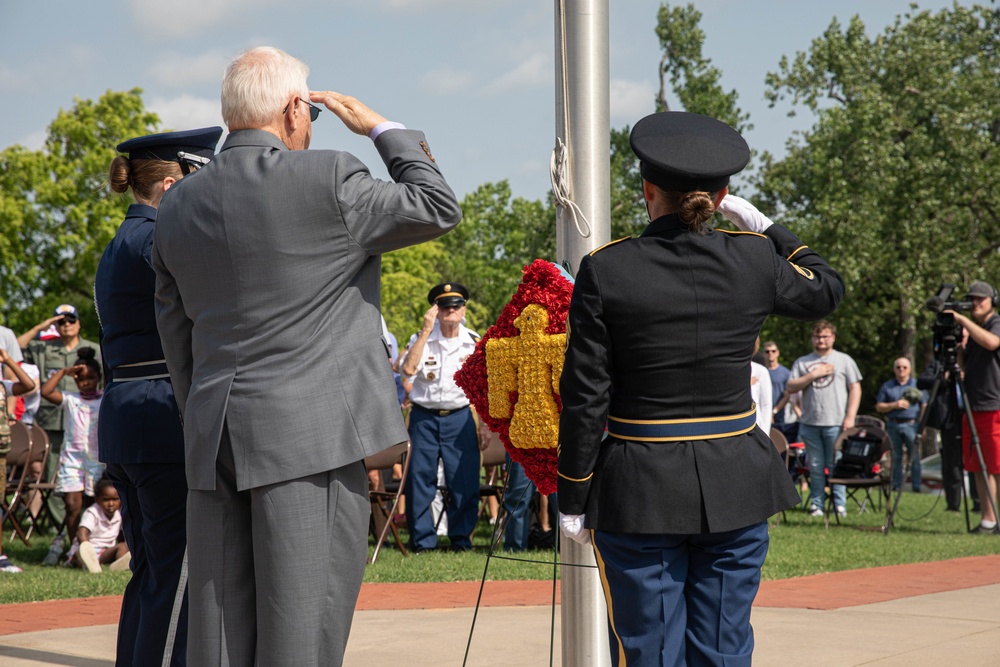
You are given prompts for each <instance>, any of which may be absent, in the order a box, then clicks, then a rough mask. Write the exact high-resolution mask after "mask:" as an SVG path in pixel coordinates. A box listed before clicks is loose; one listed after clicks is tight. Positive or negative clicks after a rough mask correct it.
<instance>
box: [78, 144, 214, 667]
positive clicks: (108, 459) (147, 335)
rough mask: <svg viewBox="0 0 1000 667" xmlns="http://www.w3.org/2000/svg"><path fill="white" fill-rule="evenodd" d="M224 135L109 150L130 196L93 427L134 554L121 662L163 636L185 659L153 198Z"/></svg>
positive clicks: (103, 292)
mask: <svg viewBox="0 0 1000 667" xmlns="http://www.w3.org/2000/svg"><path fill="white" fill-rule="evenodd" d="M221 134H222V128H220V127H211V128H205V129H201V130H188V131H184V132H168V133H165V134H154V135H148V136H144V137H138V138H135V139H130V140H129V141H125V142H123V143H121V144H119V145H118V151H119V152H122V153H127V154H128V156H127V157H126V156H124V155H120V156H118V157H116V158H115V159H114V160H113V161H112V163H111V168H110V183H111V189H112V190H113V191H114V192H118V193H124V192H126V191H127V190H128V189H131V190H132V195H133V197H134V198H135V203H134V204H132V205H131V206H129V208H128V213H127V214H126V216H125V221H124V222H122V224H121V226H120V227H119V228H118V233H117V234H116V235H115V238H114V239H113V240H112V241H111V243H110V244H108V247H107V249H105V251H104V255H103V256H102V257H101V261H100V264H99V265H98V268H97V276H96V279H95V284H94V301H95V303H96V305H97V311H98V316H99V318H100V324H101V350H102V354H103V361H104V365H105V374H106V375H105V377H106V378H107V382H108V385H107V389H106V391H105V394H104V402H103V404H102V406H101V413H100V421H99V426H98V437H99V443H100V460H101V461H102V462H104V463H106V464H108V468H107V474H108V476H109V477H110V478H111V479H112V481H113V482H114V485H115V488H116V489H118V494H119V496H120V497H121V501H122V518H123V524H124V525H123V528H124V532H125V539H126V541H127V542H128V547H129V550H130V551H131V552H132V562H131V568H132V579H131V581H130V582H129V584H128V587H127V588H126V589H125V596H124V598H123V600H122V612H121V618H120V620H119V625H118V657H117V662H116V665H118V667H122V666H126V665H159V664H161V663H162V659H163V655H164V653H165V648H166V646H167V641H168V638H170V637H173V638H174V639H173V641H172V642H171V644H170V647H169V650H170V651H171V653H172V657H171V662H170V664H171V665H184V664H186V655H185V654H186V650H187V640H186V636H187V602H186V600H187V597H186V595H185V594H184V585H185V582H184V577H183V575H182V568H183V563H184V562H185V559H184V553H185V548H186V545H187V540H186V537H185V528H186V523H187V522H186V517H185V513H186V504H187V482H186V480H185V474H184V436H183V431H182V429H181V421H180V416H179V414H180V413H179V411H178V409H177V404H176V402H175V401H174V393H173V389H172V388H171V385H170V377H169V375H168V374H167V367H166V363H165V362H164V360H163V349H162V347H161V345H160V337H159V335H158V334H157V330H156V320H155V313H154V307H153V292H154V285H155V275H154V274H153V269H152V267H151V266H150V254H151V249H152V244H153V225H154V221H155V219H156V207H157V205H158V204H159V201H160V198H161V197H162V196H163V194H164V192H166V191H167V190H168V189H169V188H170V187H171V186H172V185H173V184H174V183H176V182H177V181H178V180H180V179H181V178H183V177H184V176H185V175H187V174H189V173H191V172H192V171H196V170H197V168H198V167H199V166H201V165H203V164H205V163H207V162H208V160H209V159H211V157H212V155H213V154H214V152H215V145H216V143H217V142H218V140H219V137H220V136H221ZM178 589H180V592H179V593H178ZM175 604H176V606H177V613H176V615H175V614H174V608H175ZM172 617H173V618H172Z"/></svg>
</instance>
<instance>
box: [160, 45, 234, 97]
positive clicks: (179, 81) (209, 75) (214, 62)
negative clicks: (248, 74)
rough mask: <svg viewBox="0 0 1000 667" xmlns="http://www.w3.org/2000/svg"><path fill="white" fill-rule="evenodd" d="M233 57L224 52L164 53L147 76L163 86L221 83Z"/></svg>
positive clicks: (176, 86) (177, 86)
mask: <svg viewBox="0 0 1000 667" xmlns="http://www.w3.org/2000/svg"><path fill="white" fill-rule="evenodd" d="M231 60H232V56H229V55H226V54H224V53H223V52H222V51H207V52H205V53H200V54H197V55H187V54H179V53H164V54H161V55H160V56H158V57H157V58H156V60H155V62H154V63H153V64H152V65H151V66H150V67H149V68H148V69H147V70H146V74H147V76H149V77H150V78H151V79H153V80H154V81H156V82H157V83H159V84H160V85H163V86H171V87H175V88H184V87H188V86H191V85H197V84H200V83H221V82H222V75H223V73H224V72H225V69H226V67H227V66H228V65H229V63H230V61H231Z"/></svg>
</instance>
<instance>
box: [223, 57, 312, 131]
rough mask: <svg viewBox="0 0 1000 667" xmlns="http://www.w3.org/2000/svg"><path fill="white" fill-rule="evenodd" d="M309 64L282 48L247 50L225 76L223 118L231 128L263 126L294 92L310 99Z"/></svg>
mask: <svg viewBox="0 0 1000 667" xmlns="http://www.w3.org/2000/svg"><path fill="white" fill-rule="evenodd" d="M308 76H309V67H308V66H307V65H306V64H305V63H304V62H302V61H301V60H299V59H298V58H293V57H292V56H290V55H288V54H287V53H285V52H284V51H282V50H281V49H276V48H274V47H273V46H258V47H255V48H252V49H248V50H247V51H244V52H243V53H241V54H240V55H238V56H237V57H236V59H235V60H233V62H231V63H230V64H229V67H227V68H226V74H225V76H224V77H223V78H222V120H223V121H225V123H226V125H227V126H228V127H229V129H230V130H233V129H244V128H260V127H264V126H265V125H268V124H270V123H271V122H272V121H274V119H275V118H276V117H277V116H279V115H280V113H281V110H282V108H283V107H284V106H286V104H287V103H288V98H289V97H290V96H292V95H296V94H297V95H299V96H300V97H302V98H303V99H306V100H308V99H309V86H308V85H306V77H308Z"/></svg>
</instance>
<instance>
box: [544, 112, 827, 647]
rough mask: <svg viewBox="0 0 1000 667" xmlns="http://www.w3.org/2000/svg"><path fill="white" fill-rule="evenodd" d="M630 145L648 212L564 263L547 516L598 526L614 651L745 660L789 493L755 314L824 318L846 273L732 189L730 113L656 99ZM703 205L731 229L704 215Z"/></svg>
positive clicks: (735, 160)
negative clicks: (756, 400)
mask: <svg viewBox="0 0 1000 667" xmlns="http://www.w3.org/2000/svg"><path fill="white" fill-rule="evenodd" d="M631 144H632V150H633V151H635V153H636V155H637V156H638V157H639V159H640V161H641V173H642V177H643V183H642V194H643V197H644V198H645V201H646V206H647V210H648V212H649V216H650V218H651V220H652V222H651V223H650V225H649V226H648V227H647V228H646V230H645V231H644V232H643V233H642V235H641V236H640V237H638V238H635V239H622V240H620V241H616V242H613V243H610V244H608V245H607V246H604V247H603V248H600V249H598V250H596V251H594V252H593V253H591V255H590V256H588V257H584V259H583V261H582V262H581V264H580V269H579V272H578V274H577V277H576V286H575V288H574V290H573V300H572V305H571V307H570V312H569V331H570V332H571V333H570V336H569V344H568V348H567V351H566V364H565V367H564V369H563V374H562V380H561V383H560V395H561V398H562V403H563V409H562V415H561V419H560V424H559V426H560V429H559V443H560V452H559V505H560V510H561V511H562V512H564V513H565V514H563V515H562V516H561V517H560V524H561V527H562V530H563V533H564V534H565V535H566V536H568V537H570V538H572V539H576V540H578V541H583V542H586V541H589V540H592V542H593V545H594V551H595V554H596V557H597V560H598V563H599V565H600V567H601V571H602V573H603V575H604V577H605V578H606V584H607V585H606V587H605V591H606V595H607V603H608V613H609V619H608V621H609V629H610V644H611V653H612V664H615V665H625V664H629V665H631V664H642V665H652V664H656V665H684V664H689V665H706V664H713V665H717V664H723V663H725V664H726V665H749V664H750V660H751V654H752V651H753V631H752V629H751V627H750V605H751V602H752V601H753V599H754V596H755V595H756V593H757V587H758V585H759V582H760V568H761V565H762V563H763V562H764V556H765V554H766V553H767V545H768V536H767V518H768V517H769V516H771V515H772V514H774V513H775V512H778V511H780V510H782V509H785V508H787V507H791V506H792V505H794V504H795V503H796V502H798V500H799V498H798V495H797V494H796V493H795V489H794V487H793V486H792V483H791V480H790V478H789V476H788V472H787V470H786V469H785V467H784V465H783V464H782V461H781V458H780V457H779V456H778V454H777V451H776V450H775V448H774V445H773V444H772V443H771V441H770V439H769V438H768V435H767V434H766V433H764V432H763V431H761V430H760V429H759V428H757V427H756V425H755V407H754V405H753V402H752V400H751V398H750V382H749V378H750V357H751V354H752V353H753V348H754V341H755V339H756V337H757V335H758V334H759V332H760V327H761V324H762V323H763V322H764V319H765V318H766V317H767V316H768V315H770V314H772V313H774V314H778V315H783V316H785V317H791V318H795V319H800V320H812V319H817V318H820V317H823V316H824V315H826V314H828V313H829V312H831V311H832V310H833V309H834V308H836V306H837V304H838V303H839V302H840V299H841V298H842V296H843V294H844V284H843V282H842V281H841V279H840V276H838V275H837V273H836V272H835V271H834V270H833V269H831V268H830V267H829V266H828V265H827V264H826V262H825V261H824V260H823V258H822V257H820V256H819V255H818V254H817V253H816V252H815V251H813V250H811V249H809V248H808V247H806V246H805V245H803V244H802V242H801V241H799V239H798V238H796V237H795V235H794V234H792V233H791V232H790V231H788V230H787V229H785V228H784V227H781V226H780V225H776V224H773V223H772V222H771V221H770V220H768V219H767V218H766V217H765V216H764V215H763V214H761V213H760V212H759V211H758V210H757V209H756V208H754V207H753V206H752V205H751V204H750V203H749V202H747V201H745V200H743V199H740V198H738V197H733V196H731V195H729V194H728V184H729V177H730V175H732V174H735V173H736V172H738V171H740V170H741V169H743V167H744V166H746V163H747V161H748V160H749V156H750V154H749V149H748V147H747V144H746V142H745V141H744V140H743V138H742V137H741V136H740V135H739V133H737V132H736V131H735V130H733V129H732V128H731V127H729V126H728V125H726V124H725V123H722V122H720V121H718V120H715V119H712V118H708V117H706V116H701V115H697V114H692V113H681V112H666V113H657V114H654V115H651V116H647V117H646V118H643V119H642V120H640V121H639V122H638V123H637V124H636V126H635V127H634V128H633V130H632V134H631ZM716 210H720V211H721V212H722V213H723V215H725V216H726V217H727V218H729V220H731V221H732V222H733V223H734V224H735V225H736V226H737V227H739V228H740V229H741V230H744V231H741V232H724V231H719V230H713V229H711V228H710V227H709V226H708V221H709V220H710V219H711V217H712V214H713V213H714V212H715V211H716ZM605 423H607V428H608V437H607V440H605V441H604V442H602V436H603V434H604V426H605Z"/></svg>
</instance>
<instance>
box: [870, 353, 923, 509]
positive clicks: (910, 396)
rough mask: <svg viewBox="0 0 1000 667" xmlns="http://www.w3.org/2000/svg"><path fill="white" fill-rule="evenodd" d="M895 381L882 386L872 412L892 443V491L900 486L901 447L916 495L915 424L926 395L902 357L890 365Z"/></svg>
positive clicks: (918, 484)
mask: <svg viewBox="0 0 1000 667" xmlns="http://www.w3.org/2000/svg"><path fill="white" fill-rule="evenodd" d="M892 372H893V375H895V378H893V379H892V380H889V381H887V382H885V383H883V384H882V386H881V387H880V388H879V390H878V395H877V396H876V397H875V410H876V411H878V413H879V414H883V415H885V420H886V430H887V431H888V432H889V440H891V441H892V490H893V491H895V490H897V489H899V487H900V485H902V483H903V444H904V443H905V444H906V456H907V457H908V458H909V459H910V461H911V468H910V480H911V481H912V484H913V492H914V493H920V451H919V449H918V448H917V447H916V446H915V443H916V440H917V424H918V423H919V422H920V416H921V415H922V414H923V411H924V408H925V407H926V405H927V395H926V394H925V393H924V392H922V391H920V390H919V389H917V381H916V380H915V379H914V378H913V376H912V364H910V360H909V359H907V358H906V357H900V358H899V359H896V361H895V362H893V364H892Z"/></svg>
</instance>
